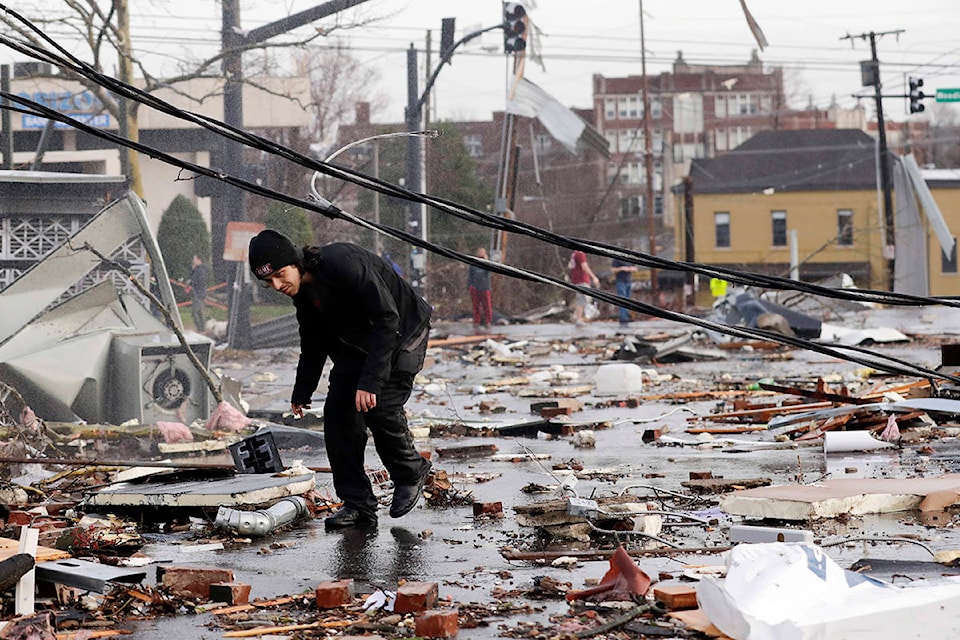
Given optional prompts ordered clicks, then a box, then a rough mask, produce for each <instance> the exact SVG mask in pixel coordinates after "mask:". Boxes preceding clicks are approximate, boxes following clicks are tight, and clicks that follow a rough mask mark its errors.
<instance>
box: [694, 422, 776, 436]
mask: <svg viewBox="0 0 960 640" xmlns="http://www.w3.org/2000/svg"><path fill="white" fill-rule="evenodd" d="M766 430H767V425H765V424H760V425H753V426H744V427H691V428H689V429H687V430H686V432H687V433H692V434H696V433H711V434H714V435H724V434H730V433H750V432H752V431H766Z"/></svg>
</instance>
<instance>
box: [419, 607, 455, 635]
mask: <svg viewBox="0 0 960 640" xmlns="http://www.w3.org/2000/svg"><path fill="white" fill-rule="evenodd" d="M414 625H415V627H414V628H415V631H414V633H416V634H417V635H418V636H423V637H425V638H453V637H455V636H456V635H457V632H458V631H459V630H460V627H459V623H458V620H457V612H456V611H438V610H436V609H433V610H430V611H424V612H423V613H421V614H420V615H418V616H417V617H416V618H414Z"/></svg>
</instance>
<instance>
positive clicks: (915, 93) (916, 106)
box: [908, 76, 927, 113]
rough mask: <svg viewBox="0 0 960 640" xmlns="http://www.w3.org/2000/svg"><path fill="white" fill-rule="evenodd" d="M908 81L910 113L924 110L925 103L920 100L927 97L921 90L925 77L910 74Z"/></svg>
mask: <svg viewBox="0 0 960 640" xmlns="http://www.w3.org/2000/svg"><path fill="white" fill-rule="evenodd" d="M908 82H909V84H910V96H909V98H910V113H920V112H921V111H923V110H924V106H923V103H922V102H920V101H921V100H923V99H924V98H926V97H927V96H925V95H924V93H923V91H921V90H920V87H922V86H923V78H914V77H913V76H910V77H909V78H908Z"/></svg>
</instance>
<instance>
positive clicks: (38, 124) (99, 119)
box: [20, 113, 110, 129]
mask: <svg viewBox="0 0 960 640" xmlns="http://www.w3.org/2000/svg"><path fill="white" fill-rule="evenodd" d="M69 115H70V117H71V118H73V119H74V120H78V121H79V122H82V123H83V124H85V125H88V126H90V127H96V128H98V129H109V128H110V114H109V113H72V114H69ZM46 126H47V119H46V118H44V117H42V116H28V115H24V116H23V120H22V121H21V123H20V128H21V129H43V128H44V127H46ZM53 128H54V129H71V128H72V127H71V126H70V125H69V124H67V123H66V122H58V121H54V123H53Z"/></svg>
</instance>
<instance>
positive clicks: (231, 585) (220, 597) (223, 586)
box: [210, 582, 250, 605]
mask: <svg viewBox="0 0 960 640" xmlns="http://www.w3.org/2000/svg"><path fill="white" fill-rule="evenodd" d="M210 600H212V601H213V602H223V603H226V604H228V605H235V604H247V603H248V602H249V601H250V585H249V584H246V583H244V582H216V583H214V584H211V585H210Z"/></svg>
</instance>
